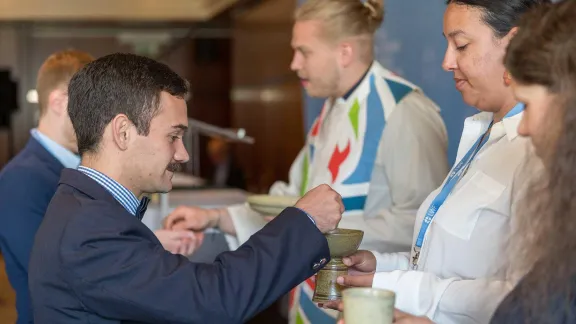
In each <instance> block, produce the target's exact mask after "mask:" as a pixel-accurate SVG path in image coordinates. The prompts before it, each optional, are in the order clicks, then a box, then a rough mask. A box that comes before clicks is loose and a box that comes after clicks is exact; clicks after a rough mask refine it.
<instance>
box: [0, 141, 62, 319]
mask: <svg viewBox="0 0 576 324" xmlns="http://www.w3.org/2000/svg"><path fill="white" fill-rule="evenodd" d="M62 169H64V166H63V165H62V163H60V161H58V160H57V159H56V158H55V157H54V156H52V154H50V152H48V151H47V150H46V149H45V148H44V147H43V146H42V145H41V144H40V143H39V142H38V141H36V140H35V139H34V138H33V137H31V138H30V140H29V141H28V143H27V144H26V147H24V149H23V150H22V151H20V153H18V155H16V156H15V157H14V158H13V159H12V160H11V161H10V162H9V163H8V164H7V165H6V166H5V167H4V169H2V172H0V250H1V251H2V255H3V256H4V260H5V261H6V272H7V274H8V279H9V280H10V284H11V285H12V288H14V291H15V292H16V309H17V311H18V321H17V323H18V324H23V323H32V308H31V305H30V296H29V294H28V261H29V260H30V252H31V251H32V244H34V235H36V230H38V227H39V226H40V223H41V222H42V219H43V217H44V213H45V212H46V208H48V204H49V203H50V199H52V196H53V195H54V193H55V192H56V188H57V187H58V180H59V179H60V173H61V172H62Z"/></svg>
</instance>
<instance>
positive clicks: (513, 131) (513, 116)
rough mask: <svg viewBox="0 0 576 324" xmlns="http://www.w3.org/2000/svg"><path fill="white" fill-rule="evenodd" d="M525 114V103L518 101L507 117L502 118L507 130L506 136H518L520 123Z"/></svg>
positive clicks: (509, 138)
mask: <svg viewBox="0 0 576 324" xmlns="http://www.w3.org/2000/svg"><path fill="white" fill-rule="evenodd" d="M523 114H524V104H523V103H518V104H517V105H516V106H514V108H512V110H510V112H508V114H506V117H504V119H502V125H503V126H504V129H505V130H506V137H508V140H510V141H511V140H513V139H515V138H516V137H518V126H519V125H520V121H521V120H522V115H523Z"/></svg>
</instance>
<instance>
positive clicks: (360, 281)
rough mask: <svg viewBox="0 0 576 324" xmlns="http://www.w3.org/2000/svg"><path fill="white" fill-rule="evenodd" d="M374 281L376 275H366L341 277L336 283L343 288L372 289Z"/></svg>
mask: <svg viewBox="0 0 576 324" xmlns="http://www.w3.org/2000/svg"><path fill="white" fill-rule="evenodd" d="M373 280H374V275H373V274H369V275H364V276H340V277H338V279H336V282H337V283H338V284H339V285H342V286H348V287H372V281H373Z"/></svg>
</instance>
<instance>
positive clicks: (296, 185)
mask: <svg viewBox="0 0 576 324" xmlns="http://www.w3.org/2000/svg"><path fill="white" fill-rule="evenodd" d="M304 154H305V150H304V149H302V150H301V151H300V153H299V154H298V156H297V157H296V160H295V161H294V162H293V163H292V166H291V167H290V175H289V179H290V182H289V183H285V182H281V181H278V182H276V183H274V184H273V185H272V187H271V188H270V194H271V195H277V196H299V195H300V193H299V191H300V186H301V184H302V167H303V166H302V163H304ZM228 213H229V214H230V218H231V219H232V223H233V224H234V229H236V239H237V242H231V240H228V244H229V245H230V249H233V248H236V247H237V246H240V245H242V244H243V243H244V242H246V241H247V240H248V239H249V238H250V236H252V235H253V234H254V233H256V232H257V231H259V230H260V229H261V228H262V227H264V225H266V222H265V221H264V218H263V217H262V215H260V214H258V213H257V212H255V211H253V210H252V209H250V207H249V206H248V204H240V205H234V206H230V207H228Z"/></svg>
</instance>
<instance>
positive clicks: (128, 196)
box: [78, 165, 144, 215]
mask: <svg viewBox="0 0 576 324" xmlns="http://www.w3.org/2000/svg"><path fill="white" fill-rule="evenodd" d="M78 171H80V172H82V173H84V174H85V175H87V176H88V177H90V178H92V180H94V181H96V182H98V183H99V184H100V185H101V186H102V187H104V189H106V190H107V191H108V192H110V194H112V196H113V197H114V198H115V199H116V200H117V201H118V202H119V203H120V205H122V206H123V207H124V208H125V209H126V210H127V211H128V212H129V213H130V214H132V215H137V212H138V209H139V205H140V201H139V200H138V198H137V197H136V195H134V193H132V191H130V190H128V189H126V187H124V186H122V185H121V184H120V183H118V182H117V181H116V180H114V179H112V178H110V177H108V176H107V175H105V174H104V173H102V172H100V171H96V170H94V169H91V168H88V167H85V166H82V165H81V166H79V167H78ZM143 201H144V200H143Z"/></svg>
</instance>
